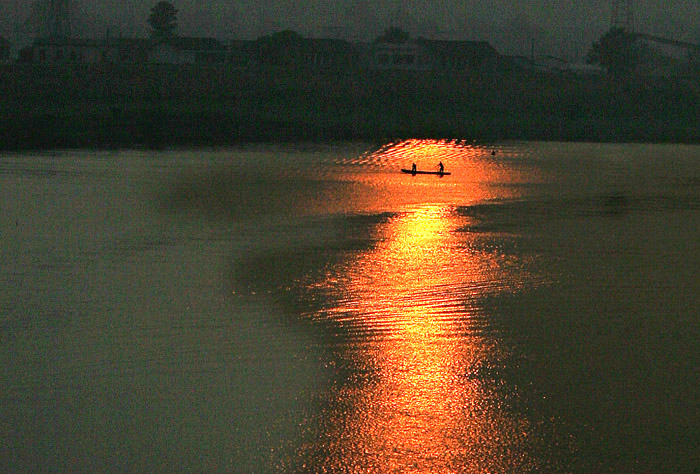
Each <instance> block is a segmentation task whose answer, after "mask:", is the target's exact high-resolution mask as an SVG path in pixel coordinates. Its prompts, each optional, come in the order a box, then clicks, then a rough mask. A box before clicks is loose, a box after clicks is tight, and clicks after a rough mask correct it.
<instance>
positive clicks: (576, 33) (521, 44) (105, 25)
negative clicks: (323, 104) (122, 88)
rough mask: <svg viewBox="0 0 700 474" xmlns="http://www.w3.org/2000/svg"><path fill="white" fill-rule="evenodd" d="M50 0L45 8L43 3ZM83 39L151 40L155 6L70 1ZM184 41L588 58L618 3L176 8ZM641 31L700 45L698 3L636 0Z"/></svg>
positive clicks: (213, 1)
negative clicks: (276, 34) (412, 40)
mask: <svg viewBox="0 0 700 474" xmlns="http://www.w3.org/2000/svg"><path fill="white" fill-rule="evenodd" d="M43 1H48V0H43ZM73 1H74V2H75V3H76V4H77V8H78V10H79V13H78V14H77V15H76V16H77V17H78V21H79V23H81V24H80V29H81V30H82V32H83V35H85V36H103V35H104V34H105V33H106V32H107V31H108V30H109V32H110V34H111V35H119V34H121V35H123V36H145V35H147V34H148V26H147V24H146V18H147V17H148V12H149V11H150V9H151V7H152V6H153V5H155V3H157V0H152V1H145V2H144V1H143V0H73ZM32 3H33V2H32V0H0V35H3V36H5V37H7V38H9V39H11V40H13V41H15V42H20V41H22V36H23V35H22V33H23V32H25V34H24V36H25V41H26V37H27V35H26V31H27V27H26V26H24V25H25V23H26V19H27V18H28V17H29V13H30V10H31V5H32ZM171 3H173V5H175V7H176V8H177V9H178V10H179V13H178V20H179V24H180V27H179V29H178V32H179V33H180V34H182V35H191V36H195V35H203V36H214V37H217V38H220V39H233V38H254V37H257V36H259V35H260V34H262V33H268V32H270V31H274V30H279V29H285V28H290V29H294V30H296V31H298V32H300V33H302V34H304V35H309V36H334V37H342V38H347V39H358V40H371V39H373V38H374V37H375V36H376V35H377V34H379V33H380V32H381V31H382V30H383V29H384V28H386V27H388V26H393V25H396V26H400V27H402V28H404V29H406V30H408V31H409V32H410V33H411V34H412V35H414V36H417V35H423V36H427V37H440V38H454V39H483V40H488V41H490V42H491V43H492V44H493V45H494V46H495V47H496V48H497V49H498V50H499V51H501V52H503V53H509V54H525V53H527V54H529V52H530V49H531V47H532V45H533V44H534V46H535V49H536V51H537V52H538V53H547V54H555V55H560V56H568V57H572V56H573V57H575V56H581V55H583V54H584V53H585V50H586V49H587V48H588V47H589V46H590V43H591V41H593V40H594V39H596V38H597V37H598V36H600V34H601V33H602V32H604V31H605V30H606V29H607V28H608V27H609V25H610V16H611V5H612V0H404V1H400V0H345V1H340V0H173V1H172V2H171ZM635 14H636V23H637V30H638V31H643V32H647V33H651V34H658V35H662V36H666V37H670V38H673V39H678V40H683V41H694V42H700V0H646V1H645V0H636V2H635Z"/></svg>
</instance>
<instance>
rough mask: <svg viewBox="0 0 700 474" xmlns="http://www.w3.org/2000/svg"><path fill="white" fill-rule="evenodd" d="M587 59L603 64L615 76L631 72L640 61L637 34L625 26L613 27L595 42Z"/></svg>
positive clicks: (590, 62)
mask: <svg viewBox="0 0 700 474" xmlns="http://www.w3.org/2000/svg"><path fill="white" fill-rule="evenodd" d="M586 61H587V62H588V63H589V64H598V65H600V66H603V67H604V68H605V69H606V70H607V71H608V73H609V74H611V75H613V76H623V75H626V74H629V73H630V72H632V71H633V70H634V69H635V68H636V67H637V65H638V63H639V51H638V48H637V45H636V38H635V35H634V34H633V33H630V32H628V31H627V30H625V29H624V28H620V27H617V26H615V27H612V28H611V29H610V30H609V31H607V32H606V33H605V34H603V36H601V37H600V39H599V40H598V41H596V42H594V43H593V45H592V46H591V49H590V50H589V51H588V54H587V55H586Z"/></svg>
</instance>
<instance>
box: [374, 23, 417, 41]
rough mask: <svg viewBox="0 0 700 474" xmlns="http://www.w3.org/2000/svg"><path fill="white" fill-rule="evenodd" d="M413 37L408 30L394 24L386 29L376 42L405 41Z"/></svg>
mask: <svg viewBox="0 0 700 474" xmlns="http://www.w3.org/2000/svg"><path fill="white" fill-rule="evenodd" d="M410 38H411V35H409V34H408V33H407V32H405V31H404V30H402V29H401V28H399V27H398V26H392V27H391V28H387V29H386V30H384V33H383V34H382V35H380V36H378V37H377V39H375V40H374V42H375V43H405V42H406V41H408V40H409V39H410Z"/></svg>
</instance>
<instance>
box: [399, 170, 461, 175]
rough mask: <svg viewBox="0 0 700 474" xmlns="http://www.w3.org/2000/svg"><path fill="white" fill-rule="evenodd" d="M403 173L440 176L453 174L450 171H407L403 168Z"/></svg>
mask: <svg viewBox="0 0 700 474" xmlns="http://www.w3.org/2000/svg"><path fill="white" fill-rule="evenodd" d="M401 172H402V173H408V174H437V175H439V176H443V175H448V174H452V173H450V172H449V171H417V170H416V171H414V170H407V169H405V168H401Z"/></svg>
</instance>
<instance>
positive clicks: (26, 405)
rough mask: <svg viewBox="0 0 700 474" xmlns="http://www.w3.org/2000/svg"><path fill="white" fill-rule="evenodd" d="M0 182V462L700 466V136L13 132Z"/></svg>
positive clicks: (438, 469) (85, 466) (406, 468)
mask: <svg viewBox="0 0 700 474" xmlns="http://www.w3.org/2000/svg"><path fill="white" fill-rule="evenodd" d="M440 161H442V162H443V163H444V165H445V167H446V170H447V171H450V172H451V173H452V174H451V175H449V176H442V177H440V176H430V175H427V176H424V175H418V176H411V175H408V174H403V173H401V172H400V171H399V170H400V168H410V167H411V164H412V163H416V165H417V167H418V169H424V170H433V169H435V167H436V165H437V163H438V162H440ZM0 206H1V211H2V213H1V215H2V220H1V221H0V235H1V238H2V247H0V255H1V257H2V259H1V262H2V267H0V285H1V287H2V288H3V291H2V293H0V367H2V368H1V369H0V406H1V407H2V409H1V415H0V439H2V440H3V442H2V443H0V471H2V472H15V471H20V472H29V471H33V472H46V471H51V472H54V471H60V472H105V471H106V472H112V471H114V472H172V471H195V472H376V473H388V472H430V473H442V472H445V473H447V472H473V473H481V472H582V473H587V472H698V469H700V344H698V341H699V340H700V277H699V276H698V271H699V269H700V147H699V146H682V145H641V144H640V145H629V144H628V145H610V144H606V145H603V144H563V143H533V142H517V143H500V144H494V145H489V146H482V145H477V144H473V143H464V142H444V141H424V140H408V141H403V142H396V143H388V144H383V145H376V146H375V145H368V144H361V143H345V144H328V145H307V146H301V145H255V146H246V147H240V148H232V149H225V150H206V149H196V150H175V151H159V152H156V151H143V150H138V151H114V152H109V151H100V152H92V151H61V152H55V153H34V154H33V153H23V154H4V155H2V156H0Z"/></svg>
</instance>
